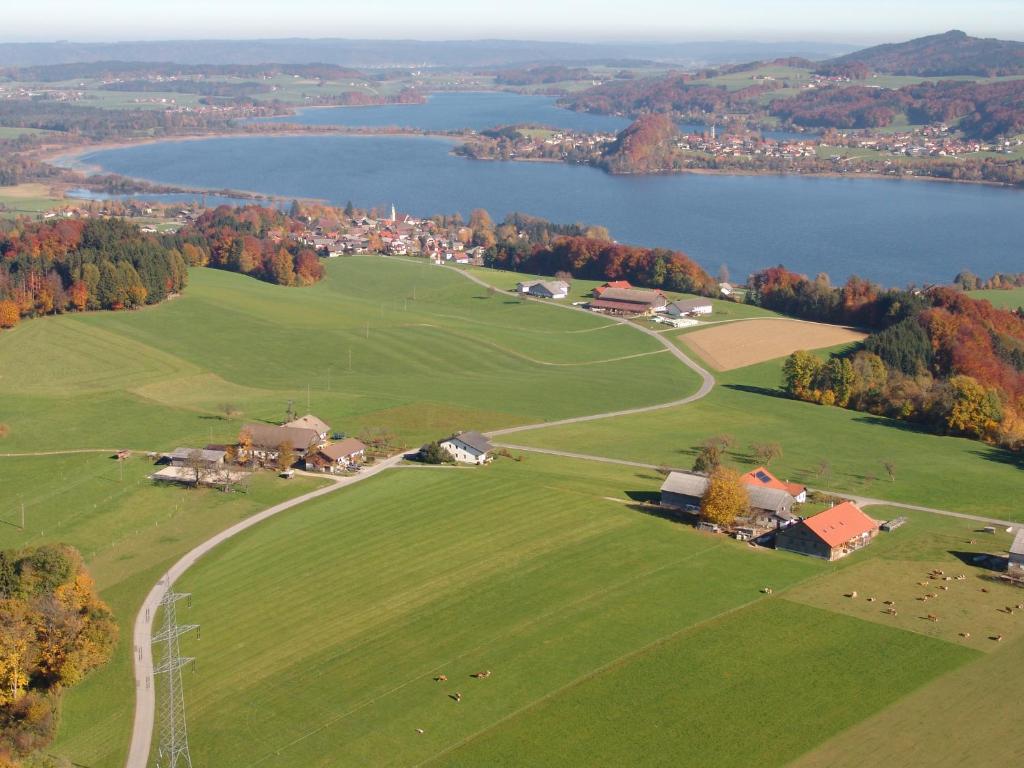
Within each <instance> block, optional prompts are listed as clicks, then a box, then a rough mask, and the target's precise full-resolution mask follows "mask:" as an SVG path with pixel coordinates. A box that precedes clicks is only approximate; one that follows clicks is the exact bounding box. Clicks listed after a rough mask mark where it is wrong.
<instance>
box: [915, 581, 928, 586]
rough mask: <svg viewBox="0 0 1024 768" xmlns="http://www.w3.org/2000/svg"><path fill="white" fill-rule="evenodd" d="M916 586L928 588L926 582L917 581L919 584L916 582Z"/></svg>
mask: <svg viewBox="0 0 1024 768" xmlns="http://www.w3.org/2000/svg"><path fill="white" fill-rule="evenodd" d="M917 586H919V587H927V586H928V582H927V581H919V582H917Z"/></svg>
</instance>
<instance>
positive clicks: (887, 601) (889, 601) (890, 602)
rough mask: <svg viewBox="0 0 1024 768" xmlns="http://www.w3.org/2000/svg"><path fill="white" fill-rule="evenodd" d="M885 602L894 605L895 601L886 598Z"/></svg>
mask: <svg viewBox="0 0 1024 768" xmlns="http://www.w3.org/2000/svg"><path fill="white" fill-rule="evenodd" d="M885 604H886V605H896V603H894V602H893V601H892V600H886V601H885Z"/></svg>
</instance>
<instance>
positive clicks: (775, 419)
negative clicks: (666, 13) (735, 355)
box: [506, 361, 1024, 520]
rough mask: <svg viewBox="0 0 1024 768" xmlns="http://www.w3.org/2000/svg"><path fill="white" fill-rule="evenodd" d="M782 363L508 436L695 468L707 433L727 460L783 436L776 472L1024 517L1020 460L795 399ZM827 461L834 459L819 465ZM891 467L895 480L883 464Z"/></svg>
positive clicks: (744, 460)
mask: <svg viewBox="0 0 1024 768" xmlns="http://www.w3.org/2000/svg"><path fill="white" fill-rule="evenodd" d="M781 378H782V377H781V361H773V362H769V363H762V364H760V365H755V366H750V367H749V368H740V369H737V370H733V371H728V372H725V373H721V374H718V375H717V380H718V385H717V386H716V387H715V389H714V390H713V391H712V393H711V394H710V395H709V396H708V397H706V398H704V399H703V400H700V401H699V402H697V403H693V404H691V405H687V406H684V407H682V408H673V409H668V410H661V411H654V412H651V413H645V414H639V415H634V416H623V417H618V418H614V419H603V420H599V421H590V422H585V423H582V424H573V425H569V426H563V427H552V428H550V429H538V430H533V431H528V432H520V433H516V434H514V435H510V436H508V438H506V440H507V442H510V443H515V444H518V445H529V446H536V447H540V448H554V449H560V450H566V451H573V452H577V453H589V454H597V455H600V456H611V457H614V458H620V459H629V460H633V461H644V462H649V463H651V464H658V465H662V464H664V465H667V466H674V467H683V468H689V467H690V466H691V465H692V463H693V460H694V457H695V455H696V446H697V445H699V443H700V442H702V441H703V440H704V439H705V438H707V437H710V436H712V435H717V434H729V435H732V436H733V437H734V438H735V441H736V443H735V446H734V448H733V449H732V451H731V452H730V453H729V456H728V458H729V459H730V460H731V461H733V462H734V463H736V464H737V465H739V466H752V465H753V463H754V460H753V458H752V457H751V456H750V455H749V446H750V444H751V443H754V442H764V441H766V440H771V441H775V442H779V443H780V444H781V445H782V447H783V451H784V455H783V457H782V458H781V459H779V460H778V461H777V462H776V463H774V464H773V465H772V471H773V472H775V474H777V475H778V476H779V477H784V478H787V479H789V480H793V481H798V482H803V483H807V484H809V485H812V486H816V487H827V488H830V489H833V490H836V491H846V492H848V493H856V494H860V495H864V496H871V497H875V498H882V499H888V500H891V501H900V502H905V503H912V504H921V505H925V506H932V507H938V508H942V509H952V510H956V511H960V512H969V513H974V514H979V515H986V516H992V517H996V518H1000V519H1013V520H1024V510H1022V509H1021V506H1020V504H1019V503H1018V496H1019V494H1020V484H1021V481H1022V477H1024V475H1022V472H1021V470H1022V469H1024V460H1022V459H1021V457H1020V455H1019V454H1012V453H1009V452H1007V451H1003V450H1000V449H997V448H993V447H991V446H987V445H984V444H982V443H979V442H977V441H972V440H966V439H962V438H953V437H940V436H936V435H931V434H927V433H924V432H921V431H919V430H917V429H915V428H914V427H913V426H912V425H910V424H907V423H906V422H900V421H895V420H891V419H885V418H881V417H876V416H872V415H870V414H866V413H859V412H856V411H849V410H845V409H841V408H830V407H824V406H819V405H814V404H811V403H803V402H797V401H795V400H790V399H788V398H786V397H784V396H783V395H782V393H781V392H780V391H779V384H780V382H781ZM822 459H825V460H827V461H828V463H829V465H830V466H829V468H828V471H827V472H826V473H821V472H820V471H819V465H820V462H821V461H822ZM886 460H891V461H892V462H893V463H894V464H895V469H896V479H895V481H894V482H891V481H890V480H889V478H888V477H887V475H886V473H885V470H884V468H883V466H882V462H883V461H886Z"/></svg>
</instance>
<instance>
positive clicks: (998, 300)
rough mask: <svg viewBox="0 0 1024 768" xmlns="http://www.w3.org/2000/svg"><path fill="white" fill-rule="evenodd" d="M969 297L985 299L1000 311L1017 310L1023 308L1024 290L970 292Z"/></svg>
mask: <svg viewBox="0 0 1024 768" xmlns="http://www.w3.org/2000/svg"><path fill="white" fill-rule="evenodd" d="M969 293H970V296H971V297H972V298H975V299H987V300H988V301H990V302H992V306H994V307H999V308H1000V309H1017V308H1019V307H1024V288H1010V289H1007V290H1005V291H1003V290H993V291H970V292H969Z"/></svg>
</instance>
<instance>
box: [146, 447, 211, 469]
mask: <svg viewBox="0 0 1024 768" xmlns="http://www.w3.org/2000/svg"><path fill="white" fill-rule="evenodd" d="M226 453H227V452H226V451H223V450H216V449H208V448H175V449H174V450H173V451H171V452H170V453H165V454H164V455H163V456H162V457H161V459H162V461H163V462H165V463H167V464H170V465H171V466H172V467H197V466H199V467H206V468H212V467H216V466H218V465H220V464H223V463H224V456H225V455H226Z"/></svg>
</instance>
